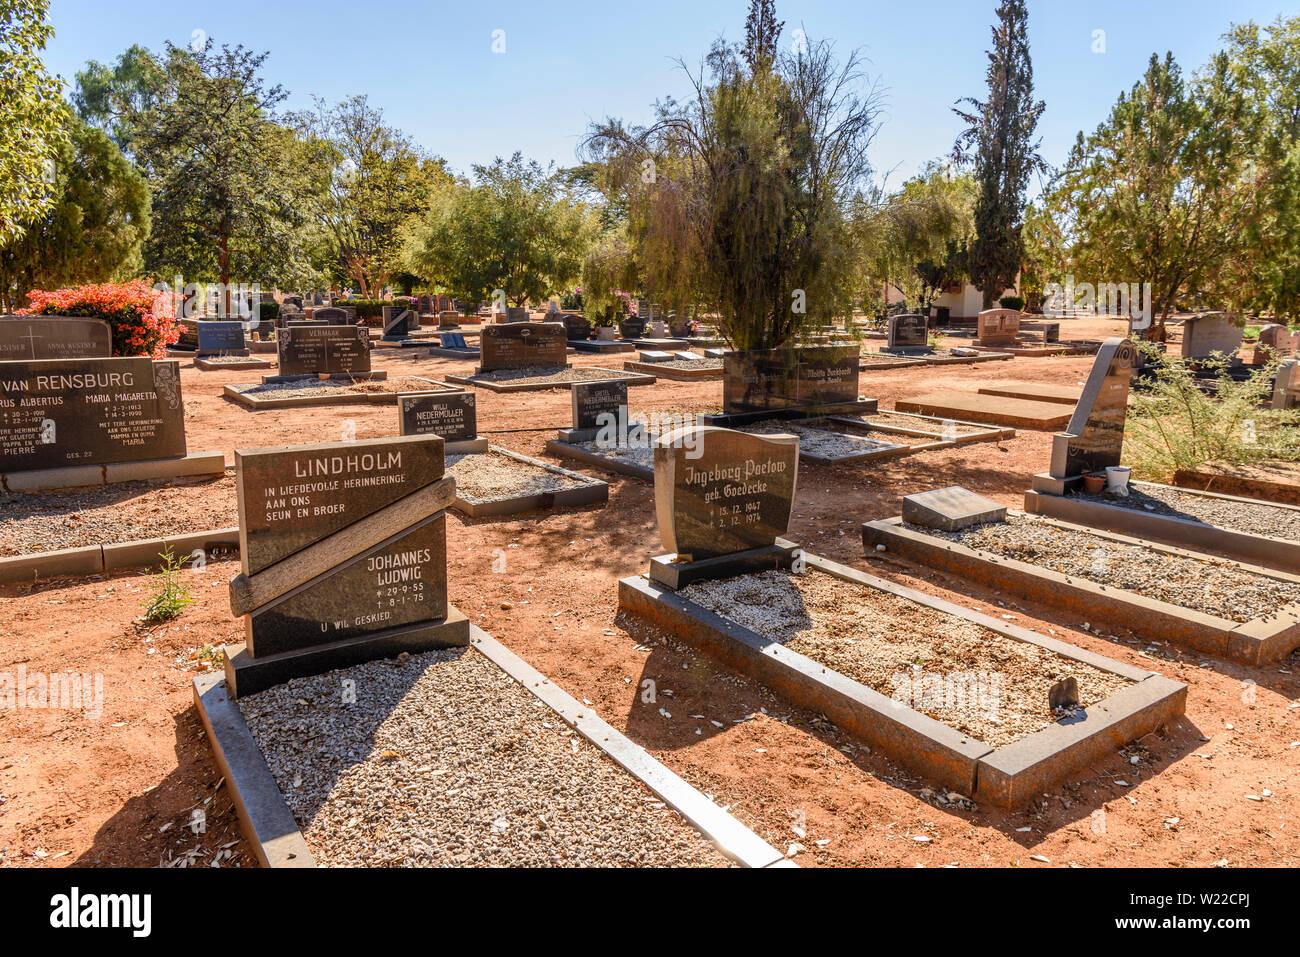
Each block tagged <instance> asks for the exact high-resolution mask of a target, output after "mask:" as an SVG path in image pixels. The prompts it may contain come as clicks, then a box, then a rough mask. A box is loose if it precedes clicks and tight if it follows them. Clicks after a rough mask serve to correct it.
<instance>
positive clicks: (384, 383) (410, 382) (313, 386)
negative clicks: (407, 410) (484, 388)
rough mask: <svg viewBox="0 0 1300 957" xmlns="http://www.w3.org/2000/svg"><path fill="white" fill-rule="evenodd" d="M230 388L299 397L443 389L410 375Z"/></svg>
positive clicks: (261, 394) (244, 392) (266, 395)
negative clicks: (390, 377) (351, 380)
mask: <svg viewBox="0 0 1300 957" xmlns="http://www.w3.org/2000/svg"><path fill="white" fill-rule="evenodd" d="M230 388H232V389H234V390H236V391H237V392H239V393H240V394H241V395H247V396H252V397H254V398H258V397H261V398H268V399H302V398H315V397H316V396H323V395H340V396H343V395H357V394H358V393H369V394H374V393H397V392H429V391H435V390H439V389H443V388H445V386H442V385H441V384H439V383H436V382H431V381H430V380H428V379H419V378H415V377H413V376H399V377H398V378H395V379H363V380H360V381H357V382H350V383H349V382H338V381H334V380H329V381H327V380H325V379H293V380H290V381H288V382H265V383H262V384H260V385H235V386H231V387H230Z"/></svg>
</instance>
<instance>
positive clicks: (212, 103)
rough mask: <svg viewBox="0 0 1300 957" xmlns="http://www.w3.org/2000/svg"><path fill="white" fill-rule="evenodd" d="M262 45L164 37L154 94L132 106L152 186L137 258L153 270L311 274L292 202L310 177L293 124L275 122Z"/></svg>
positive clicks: (137, 143) (276, 277) (248, 275)
mask: <svg viewBox="0 0 1300 957" xmlns="http://www.w3.org/2000/svg"><path fill="white" fill-rule="evenodd" d="M265 59H266V54H264V53H263V54H256V53H253V52H252V51H250V50H246V49H245V48H244V47H242V46H235V47H233V48H231V47H229V46H222V48H221V50H220V51H216V50H214V48H213V44H212V41H211V40H209V41H207V42H206V43H205V44H204V45H203V47H202V48H200V49H198V50H189V49H180V48H178V47H176V46H173V45H171V44H168V46H167V51H166V55H165V57H164V58H163V71H164V72H163V77H162V82H161V85H160V88H159V90H158V93H157V95H156V97H155V98H154V99H153V101H152V103H151V105H149V106H148V107H147V108H146V109H145V110H144V111H143V112H141V113H139V114H137V115H133V116H132V117H131V118H130V123H131V125H132V127H133V128H134V135H133V139H132V147H133V150H132V151H133V153H134V154H135V156H136V158H137V161H138V163H139V164H140V166H141V168H142V170H143V172H144V173H145V176H146V178H147V180H148V181H149V185H150V188H151V190H152V195H153V221H154V228H153V232H152V234H151V236H150V238H149V241H148V243H147V244H146V246H145V265H146V268H147V269H148V270H149V271H150V272H152V273H153V274H154V275H160V276H164V277H170V276H172V275H173V274H180V275H183V276H186V277H187V278H190V279H197V280H212V279H215V280H217V281H219V282H221V283H223V284H227V285H228V284H229V283H231V281H232V280H234V279H235V278H236V277H238V281H240V282H248V281H257V282H261V283H279V282H283V283H296V282H300V281H303V280H304V279H305V278H306V277H308V276H310V275H311V274H312V272H313V271H312V269H311V267H310V265H309V264H308V263H307V262H306V260H305V252H304V249H303V245H302V242H301V237H300V235H299V231H300V229H301V226H302V224H303V221H304V220H303V215H302V213H301V212H299V211H298V210H297V209H296V208H295V201H296V200H297V199H298V198H299V197H302V196H303V195H305V194H306V193H307V192H308V191H309V189H310V184H309V183H308V182H306V181H305V180H304V179H303V175H302V173H303V167H302V165H301V164H298V163H296V162H294V160H293V157H294V150H295V146H294V137H293V134H292V132H291V131H289V130H287V129H285V128H284V127H282V126H278V125H276V124H275V123H274V122H273V117H274V110H275V108H276V106H277V105H278V104H279V103H280V102H281V101H283V100H284V98H285V96H286V94H285V92H284V91H283V90H282V89H281V88H280V87H279V86H274V87H269V88H268V87H267V86H266V85H265V82H264V81H263V79H262V77H261V74H260V71H261V67H262V64H263V62H264V61H265Z"/></svg>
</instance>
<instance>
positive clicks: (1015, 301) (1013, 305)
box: [998, 296, 1025, 312]
mask: <svg viewBox="0 0 1300 957" xmlns="http://www.w3.org/2000/svg"><path fill="white" fill-rule="evenodd" d="M998 305H999V306H1001V307H1002V308H1003V309H1015V310H1016V311H1017V312H1019V311H1021V310H1023V309H1024V308H1025V300H1024V299H1023V298H1022V297H1020V296H1003V297H1002V298H1001V299H999V300H998Z"/></svg>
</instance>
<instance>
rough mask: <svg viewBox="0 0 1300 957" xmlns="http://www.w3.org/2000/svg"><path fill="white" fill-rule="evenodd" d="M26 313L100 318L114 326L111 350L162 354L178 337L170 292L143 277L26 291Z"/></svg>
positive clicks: (155, 356) (123, 354)
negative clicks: (154, 285) (162, 289)
mask: <svg viewBox="0 0 1300 957" xmlns="http://www.w3.org/2000/svg"><path fill="white" fill-rule="evenodd" d="M28 298H29V299H30V300H31V305H30V306H29V307H28V308H27V309H24V310H22V314H23V315H29V316H78V317H82V318H89V319H102V320H104V321H105V322H107V323H108V325H109V328H111V329H112V330H113V355H115V356H149V357H151V358H154V359H161V358H163V357H164V355H165V351H164V350H165V349H166V348H167V347H168V346H169V345H171V344H172V343H173V342H175V341H176V340H177V339H179V338H180V328H179V327H178V326H177V324H176V319H175V317H174V313H173V306H172V300H171V296H170V295H169V294H167V293H166V292H158V291H156V290H155V289H154V288H153V284H152V283H150V282H149V281H148V280H147V279H135V280H132V281H131V282H104V283H92V284H90V285H86V286H75V287H73V288H70V289H55V290H53V291H52V292H45V291H43V290H40V289H33V290H32V291H31V292H30V293H28Z"/></svg>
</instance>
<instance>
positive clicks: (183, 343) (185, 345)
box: [170, 319, 199, 352]
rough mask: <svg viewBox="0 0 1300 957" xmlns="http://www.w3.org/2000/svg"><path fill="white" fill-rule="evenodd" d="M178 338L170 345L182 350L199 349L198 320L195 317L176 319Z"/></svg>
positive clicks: (192, 350) (193, 350) (196, 350)
mask: <svg viewBox="0 0 1300 957" xmlns="http://www.w3.org/2000/svg"><path fill="white" fill-rule="evenodd" d="M176 331H177V333H179V336H178V338H177V339H176V341H175V342H173V343H172V344H171V346H170V348H172V349H176V350H179V351H182V352H198V351H199V321H198V320H197V319H177V320H176Z"/></svg>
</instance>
